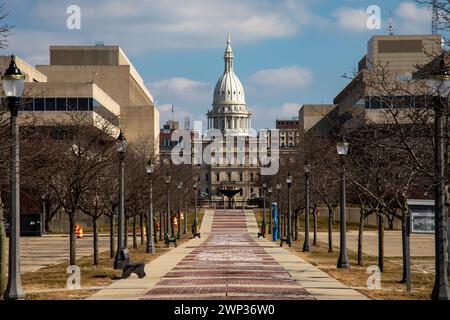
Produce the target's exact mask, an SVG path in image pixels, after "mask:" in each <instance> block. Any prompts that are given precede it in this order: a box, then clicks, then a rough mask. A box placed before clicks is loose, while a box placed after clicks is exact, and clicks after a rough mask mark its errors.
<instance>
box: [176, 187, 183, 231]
mask: <svg viewBox="0 0 450 320" xmlns="http://www.w3.org/2000/svg"><path fill="white" fill-rule="evenodd" d="M177 189H178V196H179V198H178V200H179V201H178V202H179V204H178V230H177V239H178V240H180V239H181V193H182V191H181V189H183V181H180V182H179V183H178V185H177Z"/></svg>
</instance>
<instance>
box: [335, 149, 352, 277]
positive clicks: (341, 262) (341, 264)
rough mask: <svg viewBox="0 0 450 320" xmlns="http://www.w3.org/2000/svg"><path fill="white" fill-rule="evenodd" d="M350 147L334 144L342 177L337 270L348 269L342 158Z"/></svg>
mask: <svg viewBox="0 0 450 320" xmlns="http://www.w3.org/2000/svg"><path fill="white" fill-rule="evenodd" d="M349 147H350V143H348V142H347V141H345V140H343V141H339V142H338V143H337V144H336V149H337V152H338V154H339V155H340V156H341V163H342V169H343V171H342V176H341V201H340V206H341V207H340V214H339V216H340V218H339V220H340V250H339V259H338V263H337V267H338V268H339V269H343V268H347V269H348V268H350V264H349V262H348V256H347V235H346V233H347V217H346V212H345V202H346V200H345V172H344V169H345V168H344V157H345V156H346V155H347V154H348V149H349Z"/></svg>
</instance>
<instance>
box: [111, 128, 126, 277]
mask: <svg viewBox="0 0 450 320" xmlns="http://www.w3.org/2000/svg"><path fill="white" fill-rule="evenodd" d="M127 147H128V142H127V139H126V138H125V135H124V133H123V130H120V133H119V136H118V137H117V140H116V151H117V154H118V156H119V210H118V219H117V220H118V221H117V224H118V227H117V252H116V257H115V258H114V269H122V267H123V261H122V257H121V251H122V249H124V227H125V226H124V222H125V217H124V214H125V189H124V188H125V181H124V179H125V178H124V160H125V156H126V152H127Z"/></svg>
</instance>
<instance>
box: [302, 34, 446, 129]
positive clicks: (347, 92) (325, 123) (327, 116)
mask: <svg viewBox="0 0 450 320" xmlns="http://www.w3.org/2000/svg"><path fill="white" fill-rule="evenodd" d="M441 44H442V37H441V36H440V35H411V36H410V35H408V36H403V35H399V36H394V35H389V36H374V37H372V38H371V39H370V40H369V42H368V44H367V53H366V55H365V56H364V57H363V58H362V59H361V61H360V62H359V64H358V73H357V74H356V76H355V77H354V78H353V79H352V80H351V81H350V83H349V84H348V85H347V86H346V87H345V88H344V89H343V90H342V91H341V92H340V93H339V94H338V95H337V96H336V97H335V98H334V101H333V104H331V105H326V106H322V105H306V107H303V108H302V109H301V110H300V113H299V118H300V123H302V124H303V127H304V129H305V131H309V130H311V129H312V130H315V131H316V132H318V133H323V134H326V133H327V132H328V131H329V130H330V128H331V127H332V126H333V125H343V126H344V127H348V128H355V127H358V126H360V125H361V124H363V123H367V122H374V123H379V122H387V121H389V119H388V117H387V115H386V112H385V109H386V106H387V104H398V106H399V107H400V106H401V105H404V106H406V104H407V103H406V102H405V101H403V100H404V99H403V97H402V95H403V96H404V95H405V92H410V93H411V96H413V99H412V100H411V101H410V103H411V105H416V106H417V105H418V103H420V96H421V95H422V94H424V93H423V92H424V89H425V88H424V86H423V83H422V84H421V83H420V82H418V81H416V80H414V79H413V75H414V74H415V73H416V72H417V71H418V70H419V68H420V67H421V66H424V65H427V64H428V63H430V62H431V61H432V60H433V59H434V58H436V57H437V56H438V55H440V54H441V53H442V51H443V50H442V45H441ZM382 81H383V82H384V86H385V87H384V88H381V86H380V83H381V82H382ZM389 84H392V88H394V86H397V87H399V85H400V86H401V87H402V90H398V92H397V93H396V91H395V89H392V90H389V88H390V87H389ZM387 95H389V98H387ZM396 95H398V101H396V99H397V97H396ZM416 98H417V99H416ZM402 99H403V100H402ZM388 100H389V101H388Z"/></svg>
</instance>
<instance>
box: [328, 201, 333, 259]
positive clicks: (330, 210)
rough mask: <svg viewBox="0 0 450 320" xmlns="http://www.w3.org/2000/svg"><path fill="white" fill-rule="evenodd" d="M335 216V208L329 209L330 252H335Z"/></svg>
mask: <svg viewBox="0 0 450 320" xmlns="http://www.w3.org/2000/svg"><path fill="white" fill-rule="evenodd" d="M333 216H334V210H333V208H331V207H328V252H333Z"/></svg>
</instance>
